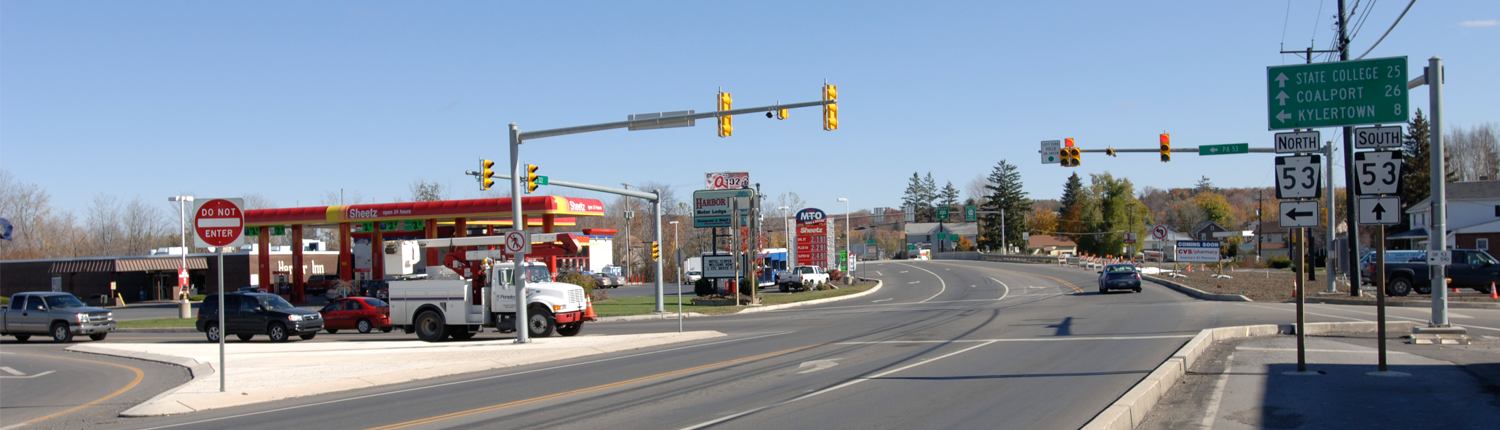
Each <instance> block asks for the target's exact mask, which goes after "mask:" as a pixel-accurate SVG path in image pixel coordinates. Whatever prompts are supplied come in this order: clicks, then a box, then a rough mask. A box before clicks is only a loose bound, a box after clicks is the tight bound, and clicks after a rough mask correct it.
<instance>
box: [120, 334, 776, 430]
mask: <svg viewBox="0 0 1500 430" xmlns="http://www.w3.org/2000/svg"><path fill="white" fill-rule="evenodd" d="M763 333H765V334H760V333H751V334H755V335H756V336H750V337H744V338H739V339H726V340H721V341H718V342H709V343H704V344H698V345H687V346H680V347H676V348H668V349H663V350H660V351H650V352H642V353H639V354H630V355H623V356H619V357H610V358H601V359H598V360H589V361H585V362H581V363H572V364H563V365H558V366H552V367H546V368H541V369H532V370H523V371H519V372H515V373H507V374H503V375H495V376H486V377H483V378H475V379H467V380H463V381H454V382H448V383H442V384H436V385H428V386H423V387H413V388H407V389H404V390H396V391H391V392H386V393H378V394H366V395H363V396H355V397H350V398H347V399H338V400H329V401H326V402H317V403H308V404H303V405H295V406H287V407H284V408H277V409H271V410H265V411H258V412H248V413H243V414H238V415H230V416H224V417H218V418H208V419H203V420H198V421H191V422H185V423H178V424H168V425H164V426H158V427H148V428H146V429H145V430H157V429H164V428H172V427H182V426H189V425H194V424H203V423H208V422H214V421H224V420H231V419H235V418H244V417H248V416H253V415H263V414H274V413H279V412H286V411H290V410H295V409H305V408H310V407H314V406H323V405H331V404H335V403H343V402H350V401H356V400H364V399H369V398H375V397H385V396H391V395H397V394H404V393H408V392H412V391H421V390H426V389H430V388H440V387H447V386H450V385H460V384H468V383H472V382H477V381H486V380H490V379H500V378H508V377H512V376H517V375H525V374H530V373H537V372H546V371H549V370H557V369H564V368H569V367H577V366H587V365H590V364H597V363H603V362H606V361H615V360H622V359H627V358H636V357H644V356H648V355H655V354H661V353H666V352H672V351H679V350H684V349H692V348H698V347H704V346H713V345H719V344H725V343H731V342H741V341H746V340H755V339H760V338H764V337H771V336H777V335H783V334H787V333H796V332H795V331H781V332H763Z"/></svg>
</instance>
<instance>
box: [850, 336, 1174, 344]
mask: <svg viewBox="0 0 1500 430" xmlns="http://www.w3.org/2000/svg"><path fill="white" fill-rule="evenodd" d="M1193 336H1197V334H1163V335H1153V336H1058V337H1043V338H1016V339H955V340H875V341H868V342H866V341H849V342H836V343H834V345H877V344H897V345H899V344H912V343H974V342H983V343H985V344H986V345H988V344H991V343H995V342H1058V341H1067V340H1140V339H1186V338H1190V337H1193Z"/></svg>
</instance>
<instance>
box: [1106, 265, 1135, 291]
mask: <svg viewBox="0 0 1500 430" xmlns="http://www.w3.org/2000/svg"><path fill="white" fill-rule="evenodd" d="M1109 290H1131V291H1135V292H1137V293H1139V292H1141V272H1140V271H1138V270H1136V268H1135V265H1134V264H1111V265H1108V266H1104V269H1102V270H1099V294H1104V293H1108V292H1109Z"/></svg>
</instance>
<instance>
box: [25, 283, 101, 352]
mask: <svg viewBox="0 0 1500 430" xmlns="http://www.w3.org/2000/svg"><path fill="white" fill-rule="evenodd" d="M114 330H115V314H114V312H110V311H109V310H108V309H103V308H96V307H91V306H85V305H84V304H83V301H82V300H78V297H74V296H73V295H72V294H68V293H53V292H32V293H16V294H15V295H13V296H10V305H8V306H6V307H5V310H4V312H0V336H15V337H16V340H18V341H22V342H25V341H26V340H27V339H31V336H32V335H38V334H45V335H51V336H52V340H53V341H55V342H69V341H72V340H73V335H75V334H86V335H88V336H89V339H93V340H104V336H106V335H108V334H109V332H111V331H114Z"/></svg>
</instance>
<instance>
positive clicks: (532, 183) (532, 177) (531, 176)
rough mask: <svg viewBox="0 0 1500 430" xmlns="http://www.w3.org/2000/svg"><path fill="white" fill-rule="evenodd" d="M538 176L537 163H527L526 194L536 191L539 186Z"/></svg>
mask: <svg viewBox="0 0 1500 430" xmlns="http://www.w3.org/2000/svg"><path fill="white" fill-rule="evenodd" d="M536 178H537V175H536V165H535V164H527V165H526V194H531V193H534V192H536V187H537V183H536Z"/></svg>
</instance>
